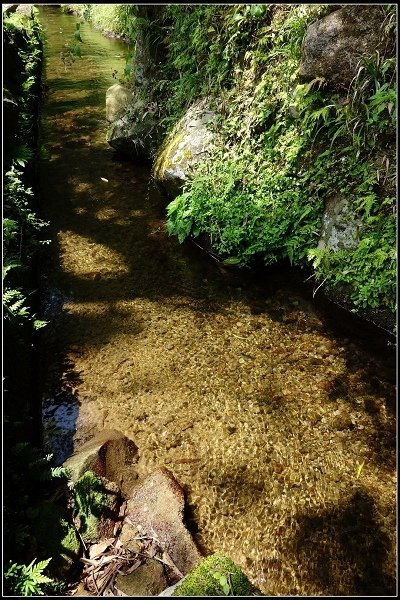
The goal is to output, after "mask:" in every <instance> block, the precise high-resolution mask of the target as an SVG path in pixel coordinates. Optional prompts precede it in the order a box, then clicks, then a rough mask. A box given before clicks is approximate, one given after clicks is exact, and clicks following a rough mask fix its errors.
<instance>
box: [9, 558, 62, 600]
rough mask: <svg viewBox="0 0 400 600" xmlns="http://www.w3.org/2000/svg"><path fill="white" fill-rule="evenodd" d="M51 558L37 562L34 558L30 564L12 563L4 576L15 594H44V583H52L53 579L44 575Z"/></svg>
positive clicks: (10, 589)
mask: <svg viewBox="0 0 400 600" xmlns="http://www.w3.org/2000/svg"><path fill="white" fill-rule="evenodd" d="M50 560H51V558H49V559H47V560H43V561H40V562H38V563H37V564H35V562H36V559H34V560H33V561H32V562H31V563H30V564H29V565H19V564H16V563H11V564H10V565H9V567H8V569H7V570H6V572H5V574H4V578H5V581H6V584H7V587H8V588H9V591H10V592H11V594H12V595H13V596H44V591H43V585H44V584H46V583H47V584H48V583H52V581H53V580H52V579H51V578H50V577H47V576H46V575H43V571H44V570H45V568H46V567H47V565H48V564H49V562H50Z"/></svg>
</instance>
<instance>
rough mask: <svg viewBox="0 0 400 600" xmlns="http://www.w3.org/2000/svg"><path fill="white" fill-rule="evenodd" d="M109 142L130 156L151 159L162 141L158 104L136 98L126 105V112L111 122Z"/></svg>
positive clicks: (137, 158) (135, 158)
mask: <svg viewBox="0 0 400 600" xmlns="http://www.w3.org/2000/svg"><path fill="white" fill-rule="evenodd" d="M107 142H108V143H109V144H110V146H112V147H113V148H114V149H115V150H116V151H117V152H119V153H120V154H123V155H125V156H127V157H128V158H131V159H133V160H150V159H151V157H152V156H154V154H155V152H156V149H157V148H158V146H159V144H160V142H161V138H160V132H159V124H158V106H157V104H156V103H155V102H152V103H147V104H146V103H145V102H144V101H143V100H141V99H136V100H135V101H134V102H132V103H131V104H129V105H128V106H126V108H125V110H124V114H123V115H122V116H121V117H120V118H118V119H117V120H116V121H114V122H113V123H112V124H111V126H110V128H109V130H108V133H107Z"/></svg>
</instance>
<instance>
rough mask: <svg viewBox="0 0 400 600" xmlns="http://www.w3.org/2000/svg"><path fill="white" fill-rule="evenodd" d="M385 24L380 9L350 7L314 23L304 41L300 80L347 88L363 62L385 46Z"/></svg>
mask: <svg viewBox="0 0 400 600" xmlns="http://www.w3.org/2000/svg"><path fill="white" fill-rule="evenodd" d="M383 20H384V12H383V7H382V6H380V5H372V6H370V5H348V6H343V7H342V8H341V9H340V10H336V11H334V12H332V13H331V14H329V15H327V16H326V17H324V18H322V19H319V20H318V21H316V22H315V23H312V24H311V25H310V26H309V28H308V29H307V33H306V35H305V37H304V41H303V46H302V62H301V65H300V72H299V76H300V78H301V79H303V80H311V79H314V78H316V77H322V78H324V79H325V80H326V81H328V82H331V83H336V84H342V85H346V86H348V85H349V84H350V82H351V81H352V79H353V78H354V77H355V76H356V75H357V72H358V69H359V65H360V60H361V59H363V58H368V57H371V56H373V55H374V53H375V51H376V50H379V51H381V50H382V49H383V47H384V46H385V44H386V40H385V35H384V32H383V30H382V23H383Z"/></svg>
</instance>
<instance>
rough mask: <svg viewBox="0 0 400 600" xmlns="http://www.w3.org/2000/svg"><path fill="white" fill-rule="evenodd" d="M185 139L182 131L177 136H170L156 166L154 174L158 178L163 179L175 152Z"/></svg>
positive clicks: (173, 134)
mask: <svg viewBox="0 0 400 600" xmlns="http://www.w3.org/2000/svg"><path fill="white" fill-rule="evenodd" d="M184 137H185V132H184V131H181V132H180V133H177V134H175V133H174V132H172V134H171V135H170V136H169V138H168V139H167V142H166V143H165V145H164V147H163V148H162V150H161V152H160V154H159V156H158V158H157V160H156V162H155V165H154V174H155V176H156V178H158V179H163V177H164V173H165V171H166V170H167V169H168V167H169V166H170V159H171V156H172V154H173V153H174V152H175V150H176V149H177V147H178V146H179V144H180V143H181V141H182V140H183V139H184Z"/></svg>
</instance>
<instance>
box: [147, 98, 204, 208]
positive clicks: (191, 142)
mask: <svg viewBox="0 0 400 600" xmlns="http://www.w3.org/2000/svg"><path fill="white" fill-rule="evenodd" d="M215 119H216V115H215V113H214V112H213V111H211V110H210V109H209V108H208V107H207V101H206V100H201V101H200V102H198V103H197V104H195V105H194V106H192V107H191V108H189V110H188V111H187V112H186V113H185V115H184V116H183V117H182V118H181V119H180V121H178V123H177V124H176V125H175V127H174V128H173V130H172V132H171V133H170V135H169V136H167V139H166V140H165V142H164V144H163V146H162V148H161V149H160V151H159V153H158V155H157V157H156V161H155V164H154V168H153V175H154V178H155V180H156V182H157V183H158V184H159V185H160V186H161V187H162V188H163V190H164V191H165V192H166V193H167V195H168V196H169V197H170V198H171V199H173V198H175V197H176V196H178V195H179V194H180V193H181V191H182V186H183V184H184V183H185V181H186V179H187V178H188V177H189V176H190V174H191V172H192V171H193V169H194V168H195V167H196V166H197V164H198V163H199V162H201V161H202V160H203V158H204V156H205V154H206V153H207V152H208V151H209V150H210V148H211V145H212V143H213V139H214V136H215V132H214V131H212V129H210V124H211V123H214V122H215Z"/></svg>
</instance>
